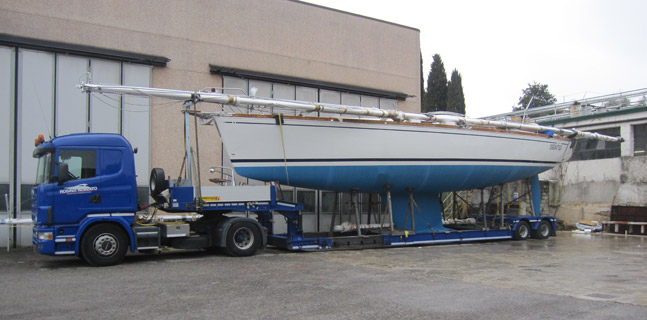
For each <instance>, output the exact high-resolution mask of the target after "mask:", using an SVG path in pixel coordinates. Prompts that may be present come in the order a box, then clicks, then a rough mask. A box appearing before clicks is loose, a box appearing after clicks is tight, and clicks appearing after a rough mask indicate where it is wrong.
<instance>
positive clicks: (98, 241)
mask: <svg viewBox="0 0 647 320" xmlns="http://www.w3.org/2000/svg"><path fill="white" fill-rule="evenodd" d="M118 249H119V243H118V242H117V239H116V238H115V237H114V236H113V235H112V234H109V233H103V234H100V235H99V236H97V237H96V238H95V239H94V251H95V252H96V253H97V254H98V255H100V256H102V257H108V256H111V255H113V254H115V252H117V250H118Z"/></svg>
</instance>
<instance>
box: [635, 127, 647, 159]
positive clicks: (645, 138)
mask: <svg viewBox="0 0 647 320" xmlns="http://www.w3.org/2000/svg"><path fill="white" fill-rule="evenodd" d="M634 156H636V157H639V156H647V124H639V125H635V126H634Z"/></svg>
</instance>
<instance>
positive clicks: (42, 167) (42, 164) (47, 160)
mask: <svg viewBox="0 0 647 320" xmlns="http://www.w3.org/2000/svg"><path fill="white" fill-rule="evenodd" d="M51 176H52V153H51V152H48V153H45V154H43V155H42V156H40V157H39V158H38V169H37V171H36V185H39V184H43V183H50V181H49V180H50V178H51Z"/></svg>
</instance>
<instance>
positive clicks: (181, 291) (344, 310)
mask: <svg viewBox="0 0 647 320" xmlns="http://www.w3.org/2000/svg"><path fill="white" fill-rule="evenodd" d="M646 263H647V238H645V237H639V236H627V237H625V236H619V235H608V234H605V235H592V236H591V235H574V234H571V233H570V232H559V233H558V236H557V237H551V238H550V239H548V240H534V239H530V240H527V241H496V242H481V243H471V244H459V245H457V244H453V245H440V246H425V247H408V248H389V249H369V250H353V251H326V252H307V253H303V252H301V253H292V252H287V251H282V250H277V249H271V248H270V249H266V250H265V251H264V252H262V253H260V254H257V255H255V256H252V257H247V258H233V257H229V256H225V255H221V254H213V253H208V252H205V251H175V250H165V251H164V252H163V253H161V254H155V255H143V254H133V255H129V256H128V257H127V258H126V260H125V262H124V263H123V264H121V265H118V266H113V267H104V268H95V267H90V266H88V265H86V264H85V263H84V262H83V261H82V260H81V259H78V258H76V257H49V256H41V255H38V254H36V253H34V252H32V250H31V248H21V249H15V250H13V251H12V252H6V251H4V250H3V251H2V252H1V253H0V280H1V282H0V283H2V290H0V315H1V316H0V317H1V318H3V319H36V318H48V319H126V318H129V319H140V318H149V319H243V318H244V319H368V318H371V319H396V318H398V319H513V318H514V319H520V318H521V319H644V318H645V315H646V314H647V290H646V289H645V288H646V287H647V286H646V285H647V273H646V272H645V271H644V270H645V264H646Z"/></svg>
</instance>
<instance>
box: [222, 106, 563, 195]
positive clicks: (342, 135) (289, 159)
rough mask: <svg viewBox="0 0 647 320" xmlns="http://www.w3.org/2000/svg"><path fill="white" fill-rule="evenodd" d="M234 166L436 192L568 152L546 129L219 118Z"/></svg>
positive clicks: (308, 181)
mask: <svg viewBox="0 0 647 320" xmlns="http://www.w3.org/2000/svg"><path fill="white" fill-rule="evenodd" d="M216 122H217V125H218V130H219V131H220V135H221V137H222V140H223V144H224V149H225V152H226V153H227V155H228V156H229V158H230V159H231V162H232V164H233V166H234V168H235V169H236V172H237V173H238V174H240V175H241V176H244V177H248V178H251V179H256V180H261V181H278V182H280V183H282V184H288V185H292V186H297V187H304V188H313V189H324V190H334V191H348V190H351V189H356V190H358V191H360V192H384V191H385V186H387V185H388V186H390V189H391V191H392V192H407V190H415V191H416V192H424V193H435V192H447V191H455V190H465V189H473V188H479V187H485V186H490V185H496V184H501V183H505V182H510V181H515V180H519V179H522V178H527V177H531V176H534V175H536V174H538V173H540V172H543V171H545V170H548V169H550V168H552V167H554V166H556V165H557V164H559V163H560V162H561V161H563V160H564V159H565V158H566V157H567V156H570V152H571V150H570V141H569V140H568V139H563V138H552V137H549V136H548V135H540V134H528V133H518V132H508V131H502V130H483V129H480V130H478V129H465V128H459V127H456V126H433V125H425V124H397V123H393V122H386V121H382V122H380V121H352V120H347V121H343V122H341V121H338V120H333V119H328V120H322V119H317V118H299V117H294V118H292V117H290V118H286V119H284V122H283V123H282V124H277V123H278V121H277V120H276V119H274V118H272V117H264V116H231V117H217V118H216Z"/></svg>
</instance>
